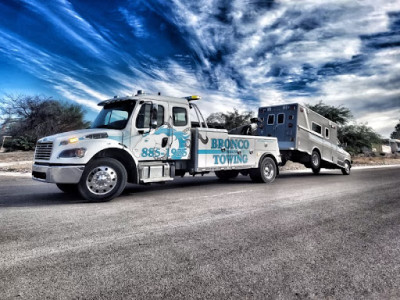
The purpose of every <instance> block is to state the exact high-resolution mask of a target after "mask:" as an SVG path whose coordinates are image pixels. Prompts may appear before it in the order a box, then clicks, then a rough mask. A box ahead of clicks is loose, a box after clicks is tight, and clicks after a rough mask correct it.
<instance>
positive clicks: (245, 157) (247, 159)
mask: <svg viewBox="0 0 400 300" xmlns="http://www.w3.org/2000/svg"><path fill="white" fill-rule="evenodd" d="M248 161H249V158H248V157H247V154H245V155H243V163H245V164H246V163H247V162H248Z"/></svg>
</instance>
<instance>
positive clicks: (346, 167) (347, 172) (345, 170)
mask: <svg viewBox="0 0 400 300" xmlns="http://www.w3.org/2000/svg"><path fill="white" fill-rule="evenodd" d="M350 169H351V166H350V163H349V161H348V160H346V161H345V162H344V168H342V174H343V175H350Z"/></svg>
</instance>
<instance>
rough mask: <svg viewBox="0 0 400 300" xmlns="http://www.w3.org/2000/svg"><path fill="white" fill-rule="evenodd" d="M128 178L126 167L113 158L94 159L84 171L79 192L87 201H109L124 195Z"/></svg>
mask: <svg viewBox="0 0 400 300" xmlns="http://www.w3.org/2000/svg"><path fill="white" fill-rule="evenodd" d="M127 177H128V176H127V173H126V169H125V167H124V166H123V165H122V164H121V163H120V162H119V161H118V160H116V159H113V158H99V159H94V160H93V161H91V162H90V163H89V164H88V165H87V166H86V168H85V170H84V171H83V174H82V178H81V180H80V182H79V184H78V190H79V193H80V194H81V196H82V197H83V198H85V199H86V200H89V201H93V202H104V201H109V200H111V199H113V198H115V197H118V196H119V195H120V194H121V193H122V191H123V190H124V188H125V186H126V181H127Z"/></svg>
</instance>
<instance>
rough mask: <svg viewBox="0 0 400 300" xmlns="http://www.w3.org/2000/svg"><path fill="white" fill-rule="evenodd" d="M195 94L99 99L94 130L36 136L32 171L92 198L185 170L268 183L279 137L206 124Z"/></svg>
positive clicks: (278, 159)
mask: <svg viewBox="0 0 400 300" xmlns="http://www.w3.org/2000/svg"><path fill="white" fill-rule="evenodd" d="M199 99H200V97H198V96H189V97H184V98H177V97H166V96H161V95H146V94H145V93H143V92H141V91H138V93H137V94H136V95H135V96H132V97H114V98H112V99H109V100H105V101H103V102H100V103H99V105H100V106H102V107H103V109H102V110H101V111H100V113H99V115H98V116H97V118H96V119H95V121H94V122H93V123H92V127H91V129H84V130H78V131H71V132H65V133H60V134H56V135H53V136H49V137H44V138H42V139H40V140H39V141H38V142H37V145H36V150H35V157H34V164H33V168H32V177H33V179H35V180H39V181H43V182H49V183H55V184H57V186H58V187H59V188H60V189H61V190H62V191H64V192H66V193H73V192H79V194H80V195H81V196H82V197H83V198H85V199H87V200H90V201H108V200H111V199H113V198H115V197H117V196H119V195H120V194H121V193H122V191H123V190H124V188H125V186H126V183H127V182H129V183H135V184H148V183H154V182H166V181H170V180H173V179H174V177H175V176H184V175H185V174H186V173H189V174H190V175H196V174H205V173H209V172H215V174H216V175H217V177H219V178H220V179H230V178H234V177H236V176H237V175H238V174H239V173H241V174H243V175H249V176H250V177H251V179H252V180H253V181H256V182H265V183H269V182H272V181H273V180H274V179H275V177H276V176H277V174H278V172H279V171H278V165H279V164H280V163H281V157H280V153H279V147H278V142H277V139H276V138H275V137H260V136H249V135H231V134H228V131H227V130H225V129H214V128H208V127H207V124H206V122H205V120H204V118H203V116H202V114H201V112H200V110H199V109H198V107H197V106H196V105H195V104H194V103H193V102H192V101H193V100H199ZM193 116H194V117H193Z"/></svg>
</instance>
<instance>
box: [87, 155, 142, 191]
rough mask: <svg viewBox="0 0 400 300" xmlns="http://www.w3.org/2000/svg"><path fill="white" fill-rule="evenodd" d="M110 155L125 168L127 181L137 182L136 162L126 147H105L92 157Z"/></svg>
mask: <svg viewBox="0 0 400 300" xmlns="http://www.w3.org/2000/svg"><path fill="white" fill-rule="evenodd" d="M104 157H110V158H114V159H116V160H118V161H119V162H120V163H121V164H122V165H123V166H124V167H125V169H126V172H127V174H128V182H130V183H139V173H138V168H137V165H138V162H137V160H136V159H135V157H134V156H133V155H132V153H131V152H130V151H129V150H128V149H125V148H123V149H121V148H107V149H103V150H101V151H99V152H97V153H96V154H95V155H94V156H93V157H92V158H91V160H93V159H96V158H104Z"/></svg>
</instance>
